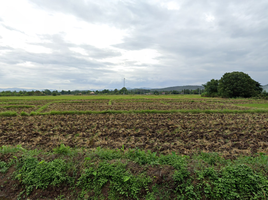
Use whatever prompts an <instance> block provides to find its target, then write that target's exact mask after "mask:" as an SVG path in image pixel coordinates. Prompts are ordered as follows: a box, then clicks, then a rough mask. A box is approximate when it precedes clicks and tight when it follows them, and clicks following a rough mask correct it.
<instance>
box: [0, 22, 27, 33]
mask: <svg viewBox="0 0 268 200" xmlns="http://www.w3.org/2000/svg"><path fill="white" fill-rule="evenodd" d="M1 26H3V27H5V28H6V29H8V30H10V31H16V32H19V33H23V34H24V32H22V31H20V30H18V29H15V28H13V27H10V26H7V25H5V24H1Z"/></svg>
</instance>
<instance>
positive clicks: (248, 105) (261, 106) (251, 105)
mask: <svg viewBox="0 0 268 200" xmlns="http://www.w3.org/2000/svg"><path fill="white" fill-rule="evenodd" d="M234 105H236V106H244V107H251V108H252V107H253V108H268V103H267V104H263V103H262V104H234Z"/></svg>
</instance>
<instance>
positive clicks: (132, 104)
mask: <svg viewBox="0 0 268 200" xmlns="http://www.w3.org/2000/svg"><path fill="white" fill-rule="evenodd" d="M194 109H199V110H223V109H231V110H251V109H253V108H247V107H241V106H235V105H232V104H227V103H225V104H223V103H207V102H202V101H171V100H170V101H168V100H163V101H161V100H147V101H141V100H140V101H138V100H132V101H122V100H115V101H112V103H111V105H108V101H107V102H105V101H101V102H98V101H95V102H94V103H87V102H85V103H84V102H80V103H75V102H73V103H70V102H65V103H53V104H51V105H49V106H48V107H47V108H46V109H44V110H43V112H50V111H106V110H194Z"/></svg>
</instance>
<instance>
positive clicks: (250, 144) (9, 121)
mask: <svg viewBox="0 0 268 200" xmlns="http://www.w3.org/2000/svg"><path fill="white" fill-rule="evenodd" d="M267 130H268V114H96V115H61V116H60V115H55V116H52V115H46V116H27V117H20V116H18V117H3V118H1V122H0V146H2V145H17V144H20V145H22V146H23V147H26V148H30V149H34V148H42V149H46V150H51V149H53V148H55V147H57V146H59V145H60V144H61V143H63V144H65V145H68V146H71V147H84V148H88V149H93V148H96V147H105V148H111V149H115V148H119V149H120V148H121V147H122V145H124V148H125V149H127V148H139V149H146V150H151V151H154V152H159V153H162V154H169V153H171V152H172V151H175V152H177V153H180V154H183V155H191V154H193V153H195V152H198V151H204V152H219V153H222V154H223V156H226V157H229V156H231V155H232V156H236V155H252V154H255V153H257V152H263V153H268V136H267V135H268V134H267Z"/></svg>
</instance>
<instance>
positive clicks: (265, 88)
mask: <svg viewBox="0 0 268 200" xmlns="http://www.w3.org/2000/svg"><path fill="white" fill-rule="evenodd" d="M262 88H263V90H266V92H268V84H267V85H264V86H262Z"/></svg>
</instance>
